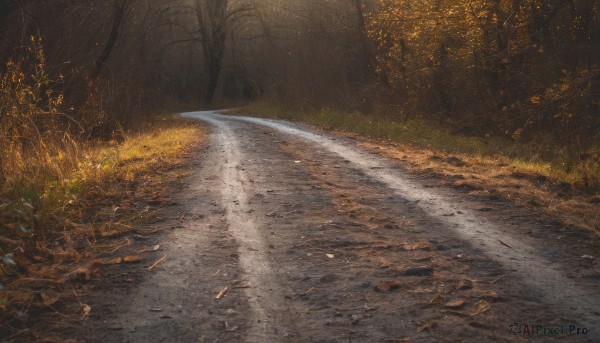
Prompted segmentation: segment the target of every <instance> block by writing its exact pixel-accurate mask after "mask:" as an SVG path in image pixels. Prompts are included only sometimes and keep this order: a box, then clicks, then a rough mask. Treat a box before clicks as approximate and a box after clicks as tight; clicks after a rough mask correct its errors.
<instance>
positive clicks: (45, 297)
mask: <svg viewBox="0 0 600 343" xmlns="http://www.w3.org/2000/svg"><path fill="white" fill-rule="evenodd" d="M40 296H41V297H42V303H43V304H44V305H46V306H50V305H54V304H55V303H56V302H57V301H58V299H60V296H59V295H58V294H52V293H51V292H42V293H41V294H40Z"/></svg>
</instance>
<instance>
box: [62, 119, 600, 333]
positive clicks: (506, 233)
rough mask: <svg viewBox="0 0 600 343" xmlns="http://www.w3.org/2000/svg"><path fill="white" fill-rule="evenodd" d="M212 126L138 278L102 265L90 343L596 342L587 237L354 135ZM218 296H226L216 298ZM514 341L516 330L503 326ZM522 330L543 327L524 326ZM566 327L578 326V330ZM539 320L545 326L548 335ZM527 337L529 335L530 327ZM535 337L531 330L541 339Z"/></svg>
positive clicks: (599, 275) (591, 248) (591, 250)
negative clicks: (124, 278)
mask: <svg viewBox="0 0 600 343" xmlns="http://www.w3.org/2000/svg"><path fill="white" fill-rule="evenodd" d="M185 116H186V117H191V118H196V119H199V120H202V121H205V122H206V123H208V124H209V125H210V127H211V128H212V132H211V141H210V144H209V146H208V147H207V148H206V149H204V150H203V151H202V152H201V153H200V152H199V153H198V156H197V157H196V161H195V162H196V163H197V169H196V171H195V173H194V174H193V176H192V177H191V178H190V179H189V182H188V185H187V187H186V188H185V190H184V191H182V192H181V193H180V194H178V195H176V197H177V203H178V204H179V205H177V206H172V207H170V208H169V210H168V212H166V213H165V214H164V216H165V217H166V218H167V220H166V221H165V222H163V223H161V225H162V226H164V228H170V229H171V230H165V231H168V234H164V235H162V236H158V237H156V238H154V241H152V242H145V244H151V243H156V244H160V245H161V252H163V253H164V254H165V255H167V257H166V258H165V259H164V261H163V262H162V263H160V264H159V265H157V266H156V267H155V268H153V269H152V271H151V272H149V271H147V270H146V268H145V266H138V267H131V268H137V269H132V270H130V271H128V273H130V274H131V275H134V276H135V278H136V282H134V283H128V284H122V283H118V282H117V281H114V282H111V281H110V279H111V278H112V279H114V280H118V279H119V278H120V277H121V275H122V269H119V268H121V267H120V266H114V267H110V268H114V269H108V271H107V273H106V275H105V278H107V281H105V282H103V283H101V284H100V285H99V286H98V287H97V289H95V291H94V298H93V299H88V300H87V301H88V302H89V303H90V305H91V306H92V308H93V309H94V310H93V312H92V313H91V314H90V317H89V318H88V319H86V320H84V321H82V322H81V323H80V324H79V325H78V326H77V327H74V328H71V329H69V330H67V336H70V337H72V338H73V339H78V340H83V341H95V342H510V341H514V342H521V341H526V340H534V341H539V342H549V341H565V340H568V341H574V342H594V341H596V342H597V341H600V288H599V284H598V280H600V267H598V265H597V264H594V263H593V262H594V261H593V260H590V259H587V258H582V257H581V256H582V255H591V256H594V254H597V253H598V251H599V250H598V246H597V243H595V242H596V241H595V240H593V239H592V236H589V235H587V234H585V233H581V232H565V230H564V228H561V227H559V226H557V225H556V224H553V223H552V222H550V221H548V220H545V219H544V218H540V217H539V216H538V215H537V214H536V213H531V212H530V211H529V210H527V209H525V208H520V207H516V206H515V205H512V204H509V203H506V202H502V201H499V200H494V199H489V198H478V197H473V196H468V195H466V194H465V193H464V192H460V191H459V190H456V189H450V188H446V187H443V186H442V185H443V184H445V181H444V180H441V179H440V178H439V177H434V176H428V175H410V174H408V173H406V172H405V171H404V170H405V169H404V167H403V166H402V165H401V164H399V162H397V161H394V160H391V159H387V158H385V157H382V156H380V155H379V154H377V153H376V152H373V151H367V150H365V149H364V148H360V147H359V145H358V144H357V142H356V141H355V140H352V139H349V138H343V137H333V136H330V135H328V134H325V133H322V132H316V131H315V130H314V129H308V128H306V127H303V126H300V125H297V124H290V123H286V122H280V121H271V120H263V119H257V118H246V117H228V116H223V115H220V114H218V113H212V112H194V113H187V114H185ZM219 293H224V295H222V297H219V299H215V297H216V296H217V295H218V294H219ZM513 324H516V325H515V326H514V327H513V332H514V333H518V332H517V331H518V327H519V326H520V329H521V333H518V334H516V335H515V334H512V333H511V332H510V331H509V329H510V327H511V325H513ZM526 325H540V328H535V329H536V330H537V329H539V330H541V331H539V332H533V334H531V335H529V334H526V332H524V331H525V330H527V328H529V327H526ZM557 327H558V328H559V329H561V328H564V329H563V330H564V331H566V332H565V333H569V331H570V329H573V328H575V330H576V329H577V328H578V329H580V333H582V331H583V330H584V329H585V330H586V332H587V334H585V335H584V334H579V335H570V336H565V335H562V332H560V331H559V332H558V334H554V335H552V334H549V333H550V332H549V330H552V329H553V328H557ZM544 328H546V335H543V334H542V333H544V332H543V329H544ZM530 331H531V330H530ZM536 333H539V334H536Z"/></svg>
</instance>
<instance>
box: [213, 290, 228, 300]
mask: <svg viewBox="0 0 600 343" xmlns="http://www.w3.org/2000/svg"><path fill="white" fill-rule="evenodd" d="M227 291H229V287H225V288H223V289H222V290H221V291H220V292H219V294H217V295H216V296H215V299H217V300H218V299H221V298H222V297H223V296H224V295H225V294H226V293H227Z"/></svg>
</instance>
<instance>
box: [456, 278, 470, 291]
mask: <svg viewBox="0 0 600 343" xmlns="http://www.w3.org/2000/svg"><path fill="white" fill-rule="evenodd" d="M471 288H473V282H471V281H470V280H460V281H459V282H458V284H457V285H456V289H457V290H465V289H471Z"/></svg>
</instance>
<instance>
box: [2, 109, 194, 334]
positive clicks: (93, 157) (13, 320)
mask: <svg viewBox="0 0 600 343" xmlns="http://www.w3.org/2000/svg"><path fill="white" fill-rule="evenodd" d="M203 137H204V128H203V127H202V126H201V125H200V124H198V123H197V122H194V121H190V120H186V119H182V118H179V117H176V116H172V115H163V116H158V117H154V118H152V119H151V120H149V121H148V122H147V123H146V124H144V125H143V126H141V127H140V128H139V129H138V130H136V131H135V132H131V133H128V134H125V135H123V136H122V137H121V138H120V139H119V142H117V141H111V142H106V143H101V144H100V143H99V144H87V145H83V144H79V145H78V146H77V154H76V155H75V156H72V157H73V158H76V163H74V161H73V158H70V159H69V160H68V163H67V162H65V163H64V165H60V170H61V173H60V176H61V178H60V179H59V178H57V177H56V175H57V174H52V176H53V177H44V178H25V177H21V178H17V177H14V178H7V179H6V181H4V184H3V185H2V186H3V188H0V189H2V190H3V192H2V193H1V194H0V205H1V206H0V208H1V209H2V212H0V218H2V221H1V224H0V226H2V228H3V229H4V230H3V231H2V233H1V234H0V248H1V249H2V253H3V257H2V259H3V260H2V263H0V267H1V270H0V277H1V281H2V287H1V288H2V289H1V290H0V323H1V325H0V340H1V339H7V340H8V339H9V338H11V339H15V340H17V341H18V340H19V337H21V338H22V339H25V341H26V340H28V339H33V338H35V337H33V338H32V337H31V336H28V335H27V334H26V330H27V327H28V326H29V325H31V324H32V321H35V318H36V317H37V316H38V315H39V314H40V313H46V312H48V311H50V312H53V313H56V314H57V317H63V314H62V313H60V312H58V311H56V310H55V309H56V308H57V305H60V302H61V299H62V298H63V297H64V294H65V292H66V290H67V289H68V290H69V292H66V293H67V294H70V291H71V289H77V287H78V286H77V285H78V284H79V283H81V282H83V283H86V282H87V283H89V282H90V281H93V280H94V279H96V278H97V277H98V276H99V273H98V272H99V268H100V267H101V266H102V265H103V264H105V263H108V262H107V261H103V260H102V257H103V256H104V255H106V254H107V253H111V252H115V251H118V250H119V249H122V248H124V247H126V246H129V245H131V240H130V239H129V238H127V237H126V235H127V234H131V233H136V232H137V233H138V234H143V235H149V234H151V233H152V230H154V229H151V228H150V227H148V228H147V230H146V231H148V232H146V231H144V230H143V229H141V228H140V225H139V224H140V223H153V222H158V221H160V214H159V211H160V209H161V208H164V207H166V206H169V205H170V204H171V203H172V202H173V199H172V198H171V195H172V193H173V187H175V186H176V184H177V183H178V182H179V181H178V180H181V177H184V176H186V175H187V171H186V170H185V168H182V165H183V164H184V161H185V158H186V155H187V154H188V153H189V152H190V151H191V149H194V148H196V147H198V146H199V145H200V144H201V143H202V141H203ZM49 150H50V151H53V149H49ZM57 151H60V149H58V150H57ZM46 160H47V161H53V163H54V164H58V163H60V161H61V158H59V157H58V156H49V158H48V159H46ZM63 160H65V161H67V159H66V158H64V157H63ZM69 167H71V168H69ZM32 182H37V183H38V184H31V183H32ZM42 182H43V183H42ZM42 218H43V220H42ZM26 225H27V228H26V229H25V230H20V229H19V230H14V229H15V228H17V229H18V228H19V227H21V226H26ZM73 293H75V291H73ZM70 295H71V296H72V295H73V294H70ZM83 305H84V304H82V306H83ZM80 310H81V311H82V313H81V315H82V316H85V315H86V308H85V307H82V308H81V309H80ZM88 312H89V311H88ZM77 316H79V314H77ZM38 338H39V337H38ZM36 340H37V339H36Z"/></svg>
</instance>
